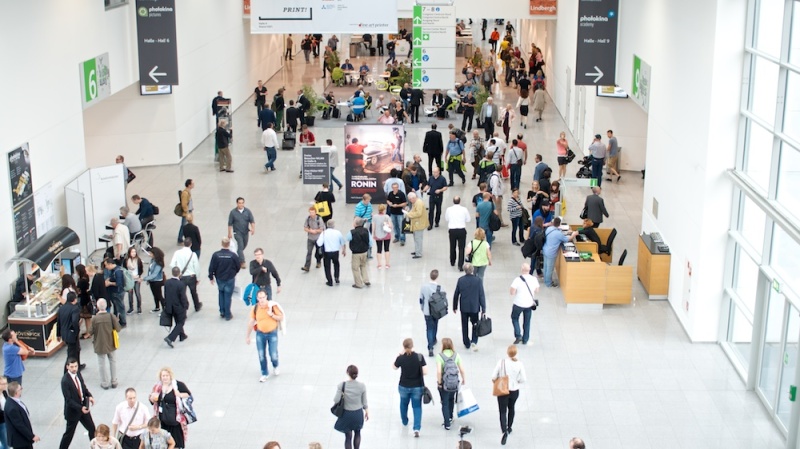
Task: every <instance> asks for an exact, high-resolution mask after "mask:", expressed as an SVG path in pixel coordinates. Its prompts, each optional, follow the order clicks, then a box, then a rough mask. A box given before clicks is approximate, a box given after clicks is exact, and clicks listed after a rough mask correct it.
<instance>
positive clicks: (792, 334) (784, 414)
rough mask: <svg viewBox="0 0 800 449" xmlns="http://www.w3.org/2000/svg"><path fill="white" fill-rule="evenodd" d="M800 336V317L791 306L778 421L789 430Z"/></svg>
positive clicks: (779, 396) (779, 397)
mask: <svg viewBox="0 0 800 449" xmlns="http://www.w3.org/2000/svg"><path fill="white" fill-rule="evenodd" d="M798 335H800V315H798V312H797V309H795V308H794V307H791V306H789V324H788V325H787V327H786V347H785V349H784V351H783V373H782V374H781V391H780V394H778V419H780V420H781V423H782V424H783V425H784V427H786V428H787V429H788V428H789V418H790V417H791V415H792V403H791V402H789V387H790V386H791V384H792V383H793V382H794V373H795V371H796V370H797V343H798V342H797V337H798Z"/></svg>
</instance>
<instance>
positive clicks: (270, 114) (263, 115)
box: [258, 108, 278, 131]
mask: <svg viewBox="0 0 800 449" xmlns="http://www.w3.org/2000/svg"><path fill="white" fill-rule="evenodd" d="M258 119H259V120H261V130H262V131H266V129H267V124H269V123H272V124H273V125H275V124H276V123H277V121H278V120H277V118H276V117H275V111H273V110H272V109H270V108H264V109H262V110H261V112H259V113H258Z"/></svg>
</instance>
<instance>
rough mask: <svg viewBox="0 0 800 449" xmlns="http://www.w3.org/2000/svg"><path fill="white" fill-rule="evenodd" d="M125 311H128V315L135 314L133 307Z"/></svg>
mask: <svg viewBox="0 0 800 449" xmlns="http://www.w3.org/2000/svg"><path fill="white" fill-rule="evenodd" d="M125 313H127V314H128V315H133V309H128V311H127V312H125Z"/></svg>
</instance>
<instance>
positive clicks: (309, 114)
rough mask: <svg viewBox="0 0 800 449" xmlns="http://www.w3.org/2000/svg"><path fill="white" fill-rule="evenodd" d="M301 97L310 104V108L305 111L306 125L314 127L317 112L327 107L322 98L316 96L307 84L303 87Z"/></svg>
mask: <svg viewBox="0 0 800 449" xmlns="http://www.w3.org/2000/svg"><path fill="white" fill-rule="evenodd" d="M303 96H304V97H306V98H307V99H308V101H309V103H311V107H310V108H309V109H308V111H306V125H308V126H314V122H315V121H316V116H317V112H319V111H322V110H324V109H325V108H326V107H328V106H327V105H326V104H325V101H324V100H323V99H322V98H320V97H319V96H317V93H316V92H314V89H313V88H312V87H311V86H309V85H308V84H305V85H303Z"/></svg>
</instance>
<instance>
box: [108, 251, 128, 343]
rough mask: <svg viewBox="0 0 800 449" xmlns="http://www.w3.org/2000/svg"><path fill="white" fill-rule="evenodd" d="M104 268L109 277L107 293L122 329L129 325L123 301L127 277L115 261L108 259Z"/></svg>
mask: <svg viewBox="0 0 800 449" xmlns="http://www.w3.org/2000/svg"><path fill="white" fill-rule="evenodd" d="M103 266H104V267H105V269H106V272H108V273H109V277H108V278H107V279H106V282H105V283H106V292H107V293H108V295H109V296H110V297H111V298H110V299H111V304H113V305H114V315H116V316H117V318H118V319H119V324H120V326H122V327H125V326H127V325H128V322H127V320H126V318H125V303H124V302H123V300H122V295H123V294H124V293H125V275H124V274H122V269H121V268H119V267H118V266H117V264H116V262H114V259H112V258H110V257H107V258H106V260H104V261H103Z"/></svg>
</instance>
